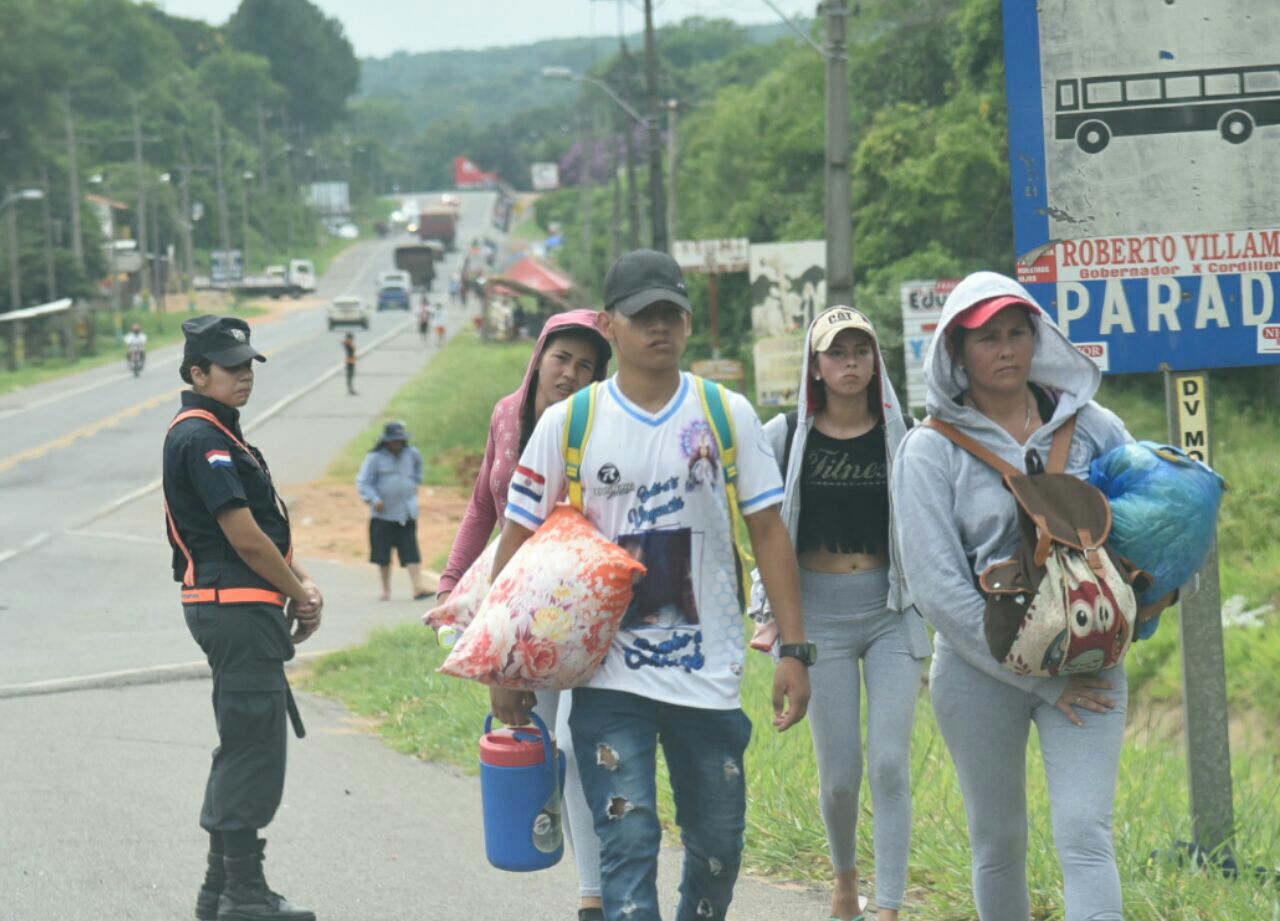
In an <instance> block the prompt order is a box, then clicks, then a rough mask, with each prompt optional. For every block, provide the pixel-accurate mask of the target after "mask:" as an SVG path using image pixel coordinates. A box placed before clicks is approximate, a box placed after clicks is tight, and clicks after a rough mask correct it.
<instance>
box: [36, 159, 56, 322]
mask: <svg viewBox="0 0 1280 921" xmlns="http://www.w3.org/2000/svg"><path fill="white" fill-rule="evenodd" d="M40 181H41V183H42V185H43V186H44V198H42V199H40V217H41V220H42V221H43V223H44V296H45V300H46V301H50V302H51V301H56V300H57V299H58V273H57V271H56V269H55V267H54V262H53V216H52V215H51V214H49V195H50V192H51V191H52V190H51V189H50V188H49V161H48V160H42V161H41V163H40Z"/></svg>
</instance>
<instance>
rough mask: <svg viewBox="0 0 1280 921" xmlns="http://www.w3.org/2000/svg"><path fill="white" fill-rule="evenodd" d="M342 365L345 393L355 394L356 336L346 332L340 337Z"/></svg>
mask: <svg viewBox="0 0 1280 921" xmlns="http://www.w3.org/2000/svg"><path fill="white" fill-rule="evenodd" d="M342 350H343V352H344V353H345V355H344V356H343V366H344V368H345V370H346V372H347V393H349V394H351V395H352V396H355V395H356V336H355V333H347V334H346V335H345V336H343V337H342Z"/></svg>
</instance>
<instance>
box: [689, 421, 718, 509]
mask: <svg viewBox="0 0 1280 921" xmlns="http://www.w3.org/2000/svg"><path fill="white" fill-rule="evenodd" d="M680 453H681V454H683V455H684V458H685V460H687V461H688V462H689V473H688V476H687V477H686V478H685V481H684V488H685V492H693V491H694V490H695V489H697V488H698V487H699V486H704V485H705V486H714V485H715V482H716V477H717V476H719V473H720V452H719V450H717V448H716V438H715V435H714V434H713V433H712V431H711V426H710V425H709V424H707V423H706V422H704V421H698V422H692V423H690V424H689V425H686V426H685V427H684V429H683V430H681V432H680Z"/></svg>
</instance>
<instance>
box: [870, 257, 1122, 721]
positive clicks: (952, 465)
mask: <svg viewBox="0 0 1280 921" xmlns="http://www.w3.org/2000/svg"><path fill="white" fill-rule="evenodd" d="M1004 295H1014V296H1016V297H1019V298H1021V299H1023V300H1025V301H1027V302H1028V303H1031V304H1035V303H1036V301H1035V300H1034V299H1033V298H1032V297H1031V295H1030V294H1029V293H1027V290H1026V289H1025V288H1023V287H1022V286H1021V285H1020V284H1018V283H1017V282H1015V281H1013V280H1012V279H1009V278H1006V277H1005V276H1003V275H998V274H996V273H995V272H976V273H974V274H972V275H970V276H969V277H967V278H966V279H964V281H962V282H961V283H960V284H959V285H957V286H956V288H955V290H954V291H952V292H951V296H950V297H948V298H947V302H946V304H945V305H943V308H942V319H941V321H940V322H939V323H938V328H937V330H936V331H935V332H934V335H933V341H932V342H931V343H930V344H929V350H928V352H927V353H926V354H925V366H924V378H925V384H926V386H927V388H928V390H927V395H926V398H925V405H926V407H927V409H928V411H929V415H930V416H932V417H934V418H936V419H941V420H943V421H945V422H950V423H951V424H952V425H954V426H955V427H956V428H958V429H960V430H961V431H962V432H964V433H965V434H966V435H968V436H970V437H971V438H974V439H976V440H977V441H978V442H979V443H980V444H982V445H983V446H984V447H985V448H987V449H988V450H990V451H991V452H993V453H994V454H996V455H997V456H999V457H1001V458H1003V459H1004V460H1005V461H1007V462H1008V463H1010V464H1012V465H1013V466H1014V467H1016V468H1018V469H1020V470H1025V469H1027V466H1026V465H1027V459H1028V457H1029V455H1030V454H1031V453H1032V452H1034V453H1035V454H1036V455H1037V456H1038V458H1039V460H1040V462H1041V463H1043V462H1044V461H1047V460H1048V457H1049V445H1050V442H1051V441H1052V440H1053V433H1054V432H1055V431H1056V430H1057V429H1058V427H1059V426H1060V425H1062V424H1063V423H1064V422H1066V421H1067V419H1069V418H1070V417H1071V414H1072V413H1077V421H1076V431H1075V435H1074V437H1073V439H1072V441H1071V450H1070V452H1069V453H1068V458H1067V473H1070V474H1072V475H1074V476H1078V477H1080V478H1082V479H1084V478H1086V477H1087V476H1088V475H1089V464H1090V463H1091V462H1092V461H1093V459H1094V458H1096V457H1098V456H1100V455H1102V454H1105V453H1106V452H1107V451H1109V450H1111V449H1112V448H1114V447H1117V446H1118V445H1121V444H1125V443H1126V442H1130V441H1132V440H1133V437H1132V436H1131V435H1130V434H1129V432H1128V431H1127V430H1126V429H1125V427H1124V423H1123V422H1121V421H1120V419H1119V417H1117V416H1116V415H1115V413H1113V412H1111V411H1110V410H1108V409H1104V408H1103V407H1101V406H1099V405H1098V404H1097V403H1095V402H1093V396H1094V394H1095V393H1096V392H1097V389H1098V384H1099V383H1100V382H1101V380H1102V372H1101V371H1099V370H1098V366H1097V365H1095V364H1094V363H1093V362H1092V361H1091V360H1089V359H1088V358H1086V357H1085V356H1084V355H1082V354H1080V352H1079V351H1077V350H1076V348H1075V346H1073V345H1072V344H1071V343H1070V341H1068V339H1067V337H1066V336H1064V335H1063V334H1062V331H1061V330H1059V329H1058V327H1057V326H1056V325H1054V323H1053V321H1052V319H1050V317H1049V316H1048V315H1047V314H1045V313H1043V312H1040V313H1039V314H1036V313H1035V312H1032V315H1031V322H1032V325H1033V327H1034V328H1035V339H1036V344H1035V354H1034V356H1033V358H1032V361H1031V380H1032V381H1033V382H1034V383H1036V384H1039V385H1040V386H1041V387H1043V388H1047V389H1050V390H1052V391H1056V392H1058V404H1057V407H1056V409H1055V410H1054V413H1053V416H1052V418H1050V419H1048V420H1047V421H1045V423H1044V425H1042V426H1041V427H1040V428H1039V429H1037V430H1036V431H1035V432H1033V433H1032V435H1031V437H1030V438H1029V439H1028V440H1027V442H1026V444H1024V445H1020V444H1018V442H1017V441H1015V440H1014V438H1013V436H1011V435H1010V434H1009V433H1008V432H1006V431H1005V430H1004V429H1003V428H1001V427H1000V426H999V425H997V424H996V423H995V422H993V421H991V420H990V419H988V418H987V417H986V416H984V415H983V414H982V413H980V412H978V411H977V410H976V409H972V408H970V407H968V406H965V405H963V404H962V403H961V402H960V400H959V397H960V394H961V393H962V392H964V391H965V390H966V389H968V386H969V385H968V380H967V378H966V376H965V373H964V372H963V371H961V370H960V369H958V368H956V367H955V366H954V364H953V363H952V360H951V354H950V352H949V351H948V349H947V341H946V340H947V335H946V331H947V328H948V327H949V326H950V325H951V323H952V322H953V321H954V320H955V318H956V317H957V316H958V315H959V314H960V313H961V312H963V311H964V310H966V309H968V308H969V307H972V306H973V305H974V304H977V303H979V302H980V301H985V300H988V299H990V298H993V297H1001V296H1004ZM890 491H891V493H892V495H893V499H894V507H895V509H896V511H897V515H896V518H895V526H896V528H897V530H898V541H897V542H898V546H899V547H900V548H901V549H902V550H903V551H904V553H903V556H902V569H903V572H904V573H905V575H906V580H907V583H908V584H909V585H910V586H911V596H912V599H913V600H914V602H915V604H916V606H917V607H918V608H919V609H920V612H921V613H922V614H923V615H924V617H925V619H926V620H928V621H929V623H931V624H932V625H933V627H934V629H935V630H936V631H937V645H938V649H939V651H943V650H946V651H949V652H952V653H954V654H956V655H958V656H960V658H962V659H964V660H965V661H966V662H968V663H969V664H970V665H972V666H973V667H974V668H977V669H978V670H980V671H982V672H985V673H986V674H988V675H991V676H992V677H994V678H997V679H999V680H1000V681H1003V682H1005V683H1006V684H1011V685H1014V686H1015V687H1019V688H1022V689H1024V690H1026V691H1030V692H1034V693H1035V694H1036V695H1037V696H1038V697H1040V698H1041V699H1042V700H1044V701H1045V702H1047V703H1050V704H1053V703H1056V702H1057V700H1058V698H1059V697H1061V696H1062V691H1063V689H1064V688H1065V687H1066V684H1067V677H1066V676H1062V675H1059V676H1058V677H1056V678H1035V677H1026V676H1019V675H1015V674H1014V673H1013V672H1012V671H1010V670H1008V669H1006V668H1005V667H1004V666H1003V665H1001V664H1000V663H999V662H998V661H997V660H996V658H995V656H993V655H992V654H991V651H990V649H989V648H988V647H987V641H986V638H985V635H984V633H983V610H984V608H985V605H986V602H985V600H984V598H983V596H982V594H981V593H980V592H979V591H978V588H977V585H976V577H977V574H979V573H981V572H982V571H983V570H984V569H986V568H987V567H988V566H990V565H991V564H992V563H995V562H999V561H1002V560H1007V559H1009V558H1011V557H1012V556H1013V555H1014V553H1015V551H1016V549H1017V546H1018V515H1017V505H1016V503H1015V502H1014V499H1013V496H1012V495H1011V494H1010V493H1009V492H1008V490H1006V489H1005V488H1004V484H1003V481H1002V479H1001V476H1000V474H999V473H998V472H997V471H996V470H994V469H993V468H991V467H989V466H987V465H986V464H984V463H983V462H982V461H980V460H978V459H977V458H976V457H974V456H972V455H971V454H969V453H968V452H967V451H965V450H964V449H962V448H960V447H958V446H957V445H955V444H953V443H952V442H951V441H949V440H948V439H947V438H946V437H945V436H943V435H942V434H941V433H939V432H935V431H933V430H932V429H927V428H923V427H920V426H917V427H916V428H914V429H912V430H911V432H909V433H908V435H907V437H906V438H905V439H904V441H903V443H902V445H901V447H900V448H899V449H898V463H897V464H896V465H895V467H894V468H893V470H892V471H891V483H890Z"/></svg>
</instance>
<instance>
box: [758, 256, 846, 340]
mask: <svg viewBox="0 0 1280 921" xmlns="http://www.w3.org/2000/svg"><path fill="white" fill-rule="evenodd" d="M826 265H827V245H826V243H825V242H823V241H822V240H805V241H802V242H798V243H753V244H751V268H750V273H751V330H752V332H753V333H754V334H755V336H756V339H763V338H767V337H771V336H782V335H785V334H787V333H794V332H796V331H797V330H798V331H800V332H801V333H803V332H804V330H806V329H808V327H809V322H810V321H811V320H812V319H813V317H814V314H815V313H816V312H818V311H821V310H822V309H823V308H824V307H825V306H826V304H827V270H826Z"/></svg>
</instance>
